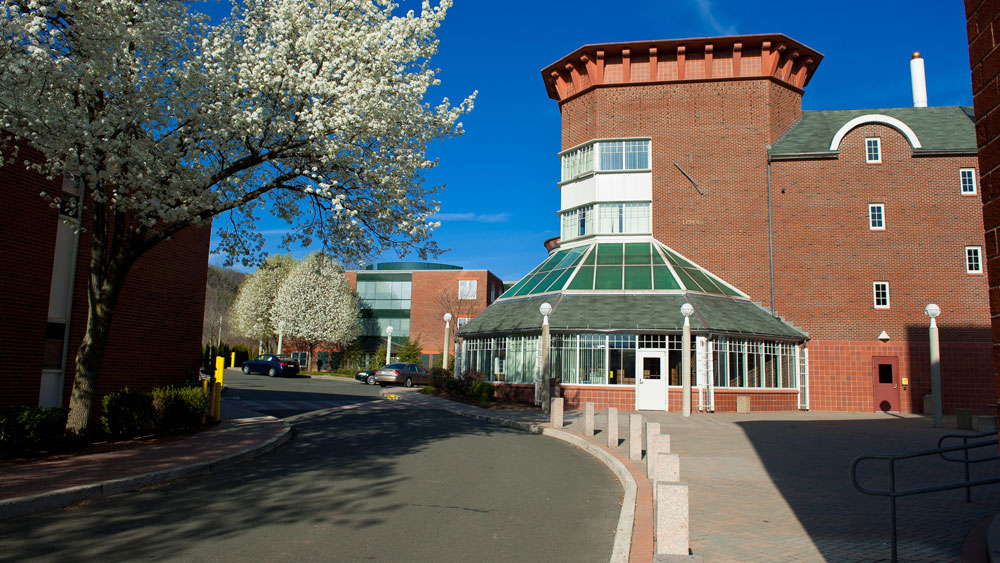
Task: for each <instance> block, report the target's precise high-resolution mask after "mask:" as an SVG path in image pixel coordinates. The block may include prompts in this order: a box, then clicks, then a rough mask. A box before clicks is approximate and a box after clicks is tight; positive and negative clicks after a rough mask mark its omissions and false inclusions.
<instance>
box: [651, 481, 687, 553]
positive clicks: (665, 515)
mask: <svg viewBox="0 0 1000 563" xmlns="http://www.w3.org/2000/svg"><path fill="white" fill-rule="evenodd" d="M689 522H690V517H689V512H688V486H687V484H686V483H668V482H666V481H659V482H657V483H656V553H657V554H664V555H688V548H689V543H688V536H689Z"/></svg>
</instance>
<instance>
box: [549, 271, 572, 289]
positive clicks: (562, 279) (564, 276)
mask: <svg viewBox="0 0 1000 563" xmlns="http://www.w3.org/2000/svg"><path fill="white" fill-rule="evenodd" d="M571 275H573V268H566V269H565V270H562V273H560V274H559V277H558V278H556V281H554V282H552V285H550V286H549V289H548V291H559V290H561V289H562V288H563V286H564V285H566V280H568V279H569V277H570V276H571Z"/></svg>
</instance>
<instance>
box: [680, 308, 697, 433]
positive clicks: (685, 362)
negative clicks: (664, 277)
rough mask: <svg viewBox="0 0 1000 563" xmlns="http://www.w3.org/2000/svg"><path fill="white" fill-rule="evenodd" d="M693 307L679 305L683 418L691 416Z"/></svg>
mask: <svg viewBox="0 0 1000 563" xmlns="http://www.w3.org/2000/svg"><path fill="white" fill-rule="evenodd" d="M693 313H694V307H693V306H691V304H690V303H685V304H683V305H681V314H682V315H684V333H683V336H682V337H681V385H683V386H684V391H683V393H682V394H681V400H682V401H683V402H684V406H683V412H684V416H691V315H692V314H693Z"/></svg>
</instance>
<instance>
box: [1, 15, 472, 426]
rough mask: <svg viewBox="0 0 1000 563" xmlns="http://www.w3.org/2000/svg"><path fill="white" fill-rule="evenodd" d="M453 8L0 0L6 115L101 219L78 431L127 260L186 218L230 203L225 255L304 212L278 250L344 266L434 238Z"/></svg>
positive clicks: (6, 122) (10, 150)
mask: <svg viewBox="0 0 1000 563" xmlns="http://www.w3.org/2000/svg"><path fill="white" fill-rule="evenodd" d="M449 6H450V1H449V0H441V3H440V4H439V5H438V6H437V7H432V6H431V5H430V3H429V2H428V1H426V0H425V2H424V3H423V6H422V10H421V13H420V14H419V15H415V14H414V13H412V12H410V13H407V14H405V15H404V16H395V15H394V14H393V9H394V7H395V4H393V3H392V2H391V1H390V0H240V1H238V2H235V1H234V3H233V11H232V16H231V17H230V18H228V19H227V20H225V21H224V22H222V23H221V24H219V25H215V26H212V25H209V24H208V23H207V19H206V18H205V17H204V16H201V15H199V14H197V13H195V12H192V11H189V8H188V6H187V4H186V3H185V2H182V1H180V0H144V1H142V2H136V1H135V0H0V11H2V12H3V14H2V17H0V41H2V43H0V100H2V101H3V103H2V104H0V125H2V126H3V128H4V129H5V130H6V131H8V132H9V133H10V134H12V135H13V137H14V139H16V141H18V142H25V143H28V144H30V145H31V146H33V147H34V148H36V149H38V150H40V151H41V152H42V154H44V156H45V157H46V160H45V162H44V163H43V164H39V165H37V166H36V167H37V169H38V170H39V172H41V173H43V174H45V175H47V176H49V177H53V178H55V177H58V176H60V175H68V176H72V177H73V178H75V180H76V182H77V184H78V186H80V200H79V201H78V202H66V201H56V200H58V199H59V198H60V194H49V195H48V197H50V198H52V200H53V204H54V205H70V206H72V205H74V204H82V205H84V206H86V207H87V208H88V209H89V211H90V212H91V213H92V216H93V219H92V226H91V231H92V243H91V245H90V248H89V257H90V268H89V277H88V281H87V295H88V320H87V327H86V334H85V336H84V338H83V341H82V344H81V346H80V349H79V351H78V352H77V355H76V378H75V380H74V383H73V393H72V397H71V399H70V415H69V421H68V423H67V427H68V428H69V429H70V430H73V431H76V432H83V431H85V430H86V429H87V428H88V424H89V421H90V415H91V409H92V406H93V404H94V401H95V397H94V393H95V390H96V388H97V382H98V379H99V369H100V365H101V360H102V358H103V354H104V350H105V347H106V344H107V341H108V330H109V328H110V326H111V319H112V315H113V313H114V310H115V306H116V304H117V301H118V296H119V294H120V292H121V289H122V287H123V285H124V283H125V279H126V277H127V275H128V272H129V270H130V269H131V268H132V266H133V265H134V264H135V263H136V260H138V259H139V258H140V257H141V256H143V255H144V254H145V253H147V252H148V251H149V250H150V249H152V248H154V247H155V246H156V245H158V244H159V243H160V242H162V241H163V240H166V239H168V238H170V237H171V236H173V235H175V234H176V233H178V232H180V231H181V230H183V229H186V228H188V227H189V226H191V225H204V224H207V222H208V221H209V220H210V219H212V218H213V217H215V216H216V215H219V214H223V213H224V214H227V216H228V217H227V220H226V221H224V222H219V223H222V225H221V226H220V229H221V230H220V232H219V233H218V234H219V238H220V241H221V242H220V248H219V249H218V250H221V251H224V252H226V253H227V254H228V256H229V259H230V263H231V262H232V261H234V260H241V261H243V262H244V263H254V262H258V261H259V260H260V258H261V254H260V250H261V248H262V246H263V243H264V241H263V237H262V236H261V235H260V233H257V232H256V231H255V230H254V223H255V222H256V220H257V218H258V217H259V216H261V215H264V214H270V215H273V216H276V217H280V218H282V219H285V220H286V221H288V222H289V223H290V225H291V230H290V231H289V234H287V235H286V236H285V237H284V239H283V243H284V244H286V245H288V244H291V243H293V242H296V241H298V242H301V243H303V244H306V245H308V244H311V243H312V242H313V241H315V240H318V241H322V242H323V244H324V246H325V247H326V248H327V249H328V250H329V251H330V252H331V253H333V254H334V255H336V256H338V257H339V258H341V259H343V260H354V259H364V258H365V257H370V256H371V255H373V254H375V253H377V252H380V251H382V250H385V249H388V248H393V249H395V250H397V251H399V252H408V251H416V252H417V253H418V254H419V255H420V256H421V257H425V256H426V255H427V254H432V255H433V254H435V253H437V252H438V249H437V247H436V246H435V245H434V243H433V242H431V241H429V236H430V233H431V231H432V229H433V228H434V227H435V226H436V225H435V224H433V223H431V222H429V217H430V215H432V214H433V213H434V212H435V211H436V210H437V207H438V206H437V203H436V202H434V201H433V200H432V199H431V195H432V193H433V188H428V187H425V186H423V184H422V182H421V174H422V172H423V171H425V170H427V169H428V168H431V167H432V166H433V165H434V162H433V161H431V160H429V159H428V158H427V156H426V146H427V144H428V143H429V142H431V141H433V140H436V139H440V138H444V137H448V136H451V135H455V134H460V133H461V123H460V122H459V121H458V119H459V118H460V116H461V115H462V114H463V113H465V112H467V111H469V110H470V109H471V107H472V98H471V97H470V98H468V99H466V100H465V101H463V102H462V103H461V104H459V105H458V106H457V107H453V106H451V105H450V104H449V102H448V100H447V99H445V100H444V101H443V102H442V103H440V104H439V105H437V106H434V107H431V106H429V105H426V104H425V103H424V96H425V94H426V92H427V90H428V88H429V87H430V86H433V85H436V84H437V83H438V79H437V77H436V73H435V71H434V70H433V69H432V68H431V67H430V66H429V58H430V57H431V56H432V55H433V54H434V53H435V52H436V49H437V41H436V39H435V37H434V30H435V29H436V28H437V27H438V26H439V25H440V23H441V22H442V20H443V19H444V16H445V12H446V11H447V8H448V7H449ZM15 147H16V144H15V143H9V144H8V145H7V146H3V147H2V148H0V155H2V157H3V160H7V161H8V162H11V161H13V160H14V159H15V158H16V149H15ZM43 195H45V194H43ZM85 250H86V249H85Z"/></svg>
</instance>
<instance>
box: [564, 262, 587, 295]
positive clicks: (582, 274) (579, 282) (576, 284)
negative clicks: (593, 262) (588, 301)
mask: <svg viewBox="0 0 1000 563" xmlns="http://www.w3.org/2000/svg"><path fill="white" fill-rule="evenodd" d="M567 289H594V267H593V266H580V271H579V272H577V273H576V277H574V278H573V281H571V282H570V283H569V287H568V288H567Z"/></svg>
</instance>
